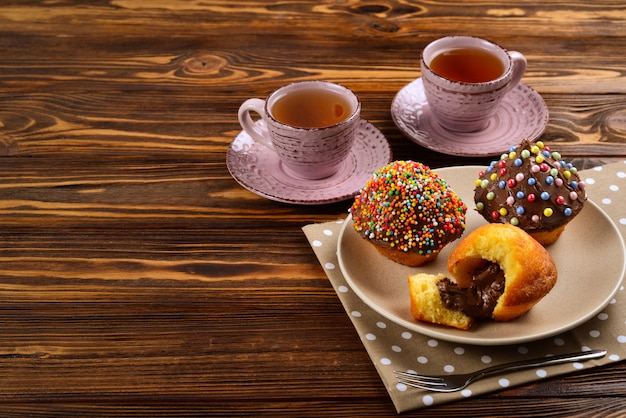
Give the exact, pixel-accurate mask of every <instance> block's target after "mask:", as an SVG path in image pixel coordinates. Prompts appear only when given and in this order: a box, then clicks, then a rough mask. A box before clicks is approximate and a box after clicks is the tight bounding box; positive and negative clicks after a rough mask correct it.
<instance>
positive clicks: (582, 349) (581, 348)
mask: <svg viewBox="0 0 626 418" xmlns="http://www.w3.org/2000/svg"><path fill="white" fill-rule="evenodd" d="M580 351H591V348H589V347H587V346H586V345H583V346H582V347H580Z"/></svg>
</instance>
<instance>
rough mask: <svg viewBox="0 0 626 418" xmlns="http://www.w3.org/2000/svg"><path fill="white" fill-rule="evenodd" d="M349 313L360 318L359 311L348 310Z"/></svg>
mask: <svg viewBox="0 0 626 418" xmlns="http://www.w3.org/2000/svg"><path fill="white" fill-rule="evenodd" d="M350 314H351V315H352V316H353V317H355V318H360V317H361V312H359V311H352V312H350Z"/></svg>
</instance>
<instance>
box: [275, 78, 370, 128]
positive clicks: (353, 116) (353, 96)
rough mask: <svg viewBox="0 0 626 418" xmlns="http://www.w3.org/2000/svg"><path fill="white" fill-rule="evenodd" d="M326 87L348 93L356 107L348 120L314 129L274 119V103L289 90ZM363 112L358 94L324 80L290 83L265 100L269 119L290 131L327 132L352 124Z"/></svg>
mask: <svg viewBox="0 0 626 418" xmlns="http://www.w3.org/2000/svg"><path fill="white" fill-rule="evenodd" d="M322 85H323V86H326V87H327V88H329V89H331V90H334V91H339V92H340V93H342V94H343V93H347V94H348V96H349V101H350V102H351V104H353V105H354V108H353V111H352V113H351V114H350V116H348V117H347V118H345V119H343V120H342V121H341V122H337V123H334V124H332V125H328V126H320V127H313V128H304V127H301V126H293V125H289V124H287V123H285V122H282V121H280V120H278V119H276V118H275V117H274V115H273V114H272V112H271V107H272V105H273V104H274V102H275V101H276V100H278V99H279V98H281V97H282V96H284V95H285V92H286V91H288V90H293V89H294V88H300V87H302V88H303V89H305V88H306V86H317V87H319V86H322ZM360 112H361V100H360V99H359V97H358V96H357V95H356V93H354V92H353V91H352V90H350V89H349V88H347V87H345V86H343V85H341V84H338V83H334V82H332V81H324V80H304V81H295V82H293V83H289V84H286V85H284V86H282V87H279V88H278V89H276V90H274V91H273V92H272V93H270V95H269V96H267V99H266V100H265V115H266V117H267V118H269V119H271V120H272V122H274V123H277V124H280V125H282V126H286V127H289V128H290V129H293V130H298V131H306V132H311V131H323V130H327V129H333V128H336V127H338V126H343V125H345V124H348V123H351V122H352V121H354V120H355V119H357V118H359V115H360Z"/></svg>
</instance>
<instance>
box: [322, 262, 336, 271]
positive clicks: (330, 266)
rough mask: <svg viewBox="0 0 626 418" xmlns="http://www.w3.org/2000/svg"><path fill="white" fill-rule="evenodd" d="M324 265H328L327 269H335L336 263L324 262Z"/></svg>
mask: <svg viewBox="0 0 626 418" xmlns="http://www.w3.org/2000/svg"><path fill="white" fill-rule="evenodd" d="M324 267H326V269H327V270H334V269H335V265H334V264H333V263H326V264H324Z"/></svg>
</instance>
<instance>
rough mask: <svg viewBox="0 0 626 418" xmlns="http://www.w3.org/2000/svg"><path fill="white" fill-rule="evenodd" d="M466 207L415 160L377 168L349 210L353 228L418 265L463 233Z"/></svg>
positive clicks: (398, 260)
mask: <svg viewBox="0 0 626 418" xmlns="http://www.w3.org/2000/svg"><path fill="white" fill-rule="evenodd" d="M466 212H467V206H466V205H465V204H464V203H463V201H462V200H461V199H460V198H459V197H458V196H457V194H456V193H455V192H454V191H452V190H451V189H450V187H449V186H448V184H447V183H446V181H445V180H444V179H442V178H441V177H439V175H438V174H437V173H435V172H433V171H432V170H431V169H430V168H429V167H428V166H426V165H423V164H421V163H418V162H414V161H393V162H391V163H389V164H388V165H386V166H385V167H383V168H381V169H379V170H378V171H376V172H375V173H374V175H373V177H372V178H370V179H369V180H368V182H367V184H366V185H365V187H364V188H363V189H361V191H360V193H359V194H358V195H357V196H356V197H355V199H354V203H353V204H352V207H351V208H350V214H351V215H352V222H353V226H354V229H355V230H356V231H357V233H359V234H360V235H361V237H363V238H364V239H366V240H367V241H369V242H371V243H372V244H373V245H374V247H375V248H376V249H377V250H378V251H379V252H380V253H381V254H383V255H384V256H385V257H387V258H389V259H390V260H392V261H394V262H396V263H400V264H403V265H406V266H411V267H417V266H421V265H423V264H425V263H428V262H430V261H433V260H435V259H436V258H437V256H438V255H439V252H440V251H441V250H442V249H443V247H445V246H446V245H447V244H448V243H450V242H452V241H454V240H456V239H457V238H459V237H460V236H461V235H462V234H463V231H465V214H466Z"/></svg>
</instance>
